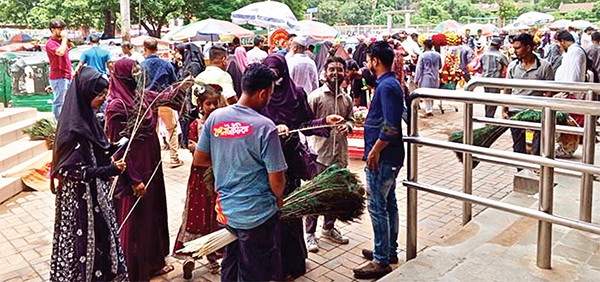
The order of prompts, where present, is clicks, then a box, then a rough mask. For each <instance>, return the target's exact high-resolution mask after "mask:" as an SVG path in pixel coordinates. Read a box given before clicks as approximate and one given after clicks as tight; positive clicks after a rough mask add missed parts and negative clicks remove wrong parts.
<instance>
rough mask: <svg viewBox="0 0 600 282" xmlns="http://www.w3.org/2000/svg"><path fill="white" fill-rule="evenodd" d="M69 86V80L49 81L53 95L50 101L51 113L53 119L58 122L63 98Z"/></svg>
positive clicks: (63, 101)
mask: <svg viewBox="0 0 600 282" xmlns="http://www.w3.org/2000/svg"><path fill="white" fill-rule="evenodd" d="M70 84H71V80H70V79H66V78H60V79H50V86H51V87H52V94H53V95H54V99H53V101H52V113H54V118H55V119H56V120H58V118H59V117H60V111H61V110H62V106H63V104H64V103H65V96H66V94H67V89H69V85H70Z"/></svg>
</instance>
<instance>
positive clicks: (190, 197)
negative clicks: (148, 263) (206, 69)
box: [173, 85, 227, 279]
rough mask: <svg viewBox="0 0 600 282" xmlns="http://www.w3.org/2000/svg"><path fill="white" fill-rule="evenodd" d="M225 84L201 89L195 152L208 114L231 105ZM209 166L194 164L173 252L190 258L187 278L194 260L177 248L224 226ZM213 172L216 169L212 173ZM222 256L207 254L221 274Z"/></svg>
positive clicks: (194, 129)
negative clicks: (208, 178) (224, 91)
mask: <svg viewBox="0 0 600 282" xmlns="http://www.w3.org/2000/svg"><path fill="white" fill-rule="evenodd" d="M221 90H222V89H221V87H220V86H219V85H207V86H200V87H198V89H197V91H196V92H197V93H195V94H194V95H197V97H198V99H197V101H198V106H199V107H200V109H201V112H200V113H201V115H202V117H201V118H198V119H196V120H194V121H193V122H192V124H191V125H190V135H189V136H190V144H189V146H188V148H189V150H190V151H191V152H192V153H194V151H195V150H196V144H197V143H198V140H199V139H200V135H199V134H200V133H201V132H202V128H203V127H204V123H205V122H206V119H207V118H208V116H209V115H210V114H211V113H212V112H213V111H214V110H215V109H217V108H220V107H223V106H225V105H227V102H226V101H225V99H224V98H223V96H221ZM206 171H207V168H206V167H201V166H195V165H193V164H192V170H191V172H190V178H189V180H188V188H187V197H186V200H185V208H184V210H183V215H182V216H181V219H182V222H181V227H180V228H179V233H178V234H177V240H176V242H175V247H174V248H173V254H174V256H175V257H177V258H187V259H186V261H185V262H184V263H183V278H184V279H191V278H192V271H193V270H194V259H193V258H192V257H191V256H190V254H182V253H178V252H177V251H178V250H180V249H182V248H183V244H184V243H186V242H189V241H191V240H194V239H197V238H200V237H202V236H204V235H206V234H209V233H212V232H215V231H217V230H219V229H221V227H219V224H218V222H217V213H216V211H215V202H216V195H215V192H214V191H209V190H207V187H206V185H205V183H204V174H205V173H206ZM210 173H212V172H210ZM210 186H212V185H210ZM218 258H219V257H218V256H217V254H216V253H211V254H209V255H207V259H208V262H209V264H208V269H209V270H210V272H211V273H213V274H217V273H219V268H220V265H219V263H218V262H217V259H218Z"/></svg>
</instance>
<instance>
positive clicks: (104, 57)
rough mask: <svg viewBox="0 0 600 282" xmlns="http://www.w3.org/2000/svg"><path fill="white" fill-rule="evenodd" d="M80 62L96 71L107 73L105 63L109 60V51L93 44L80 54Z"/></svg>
mask: <svg viewBox="0 0 600 282" xmlns="http://www.w3.org/2000/svg"><path fill="white" fill-rule="evenodd" d="M80 60H81V61H82V62H85V63H86V64H87V65H88V66H90V67H93V68H94V69H96V70H97V71H99V72H101V73H103V74H106V75H108V69H107V68H106V63H107V62H110V52H108V51H107V50H104V49H102V48H100V46H93V47H92V48H90V49H88V50H86V51H85V52H83V54H81V59H80Z"/></svg>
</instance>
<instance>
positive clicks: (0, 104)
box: [0, 103, 4, 112]
mask: <svg viewBox="0 0 600 282" xmlns="http://www.w3.org/2000/svg"><path fill="white" fill-rule="evenodd" d="M2 111H4V104H3V103H0V112H2Z"/></svg>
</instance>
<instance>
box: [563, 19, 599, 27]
mask: <svg viewBox="0 0 600 282" xmlns="http://www.w3.org/2000/svg"><path fill="white" fill-rule="evenodd" d="M569 26H572V27H576V28H577V29H586V28H588V27H593V28H596V25H594V24H593V23H591V22H588V21H584V20H576V21H573V22H572V23H571V24H569Z"/></svg>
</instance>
